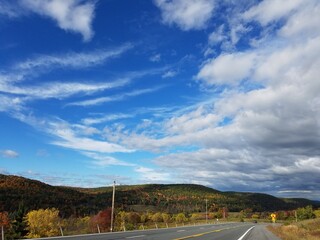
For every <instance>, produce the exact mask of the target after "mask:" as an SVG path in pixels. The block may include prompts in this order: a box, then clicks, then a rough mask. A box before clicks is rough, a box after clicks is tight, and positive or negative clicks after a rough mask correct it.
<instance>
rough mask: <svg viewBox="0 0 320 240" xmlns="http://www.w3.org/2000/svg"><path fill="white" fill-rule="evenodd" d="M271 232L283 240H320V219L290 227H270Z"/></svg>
mask: <svg viewBox="0 0 320 240" xmlns="http://www.w3.org/2000/svg"><path fill="white" fill-rule="evenodd" d="M268 228H269V230H270V231H271V232H273V233H274V234H275V235H277V236H278V237H280V238H281V239H282V240H319V239H320V219H319V218H318V219H312V220H306V221H302V222H299V223H291V224H290V225H287V226H285V225H282V226H269V227H268Z"/></svg>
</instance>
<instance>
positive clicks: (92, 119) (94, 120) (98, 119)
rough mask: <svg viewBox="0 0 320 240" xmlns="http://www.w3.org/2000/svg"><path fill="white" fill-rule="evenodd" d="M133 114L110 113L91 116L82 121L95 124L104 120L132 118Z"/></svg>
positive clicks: (86, 123)
mask: <svg viewBox="0 0 320 240" xmlns="http://www.w3.org/2000/svg"><path fill="white" fill-rule="evenodd" d="M132 116H133V115H130V114H122V113H120V114H110V115H105V116H102V117H90V118H84V119H82V120H81V122H82V123H83V124H85V125H94V124H100V123H104V122H110V121H115V120H119V119H124V118H131V117H132Z"/></svg>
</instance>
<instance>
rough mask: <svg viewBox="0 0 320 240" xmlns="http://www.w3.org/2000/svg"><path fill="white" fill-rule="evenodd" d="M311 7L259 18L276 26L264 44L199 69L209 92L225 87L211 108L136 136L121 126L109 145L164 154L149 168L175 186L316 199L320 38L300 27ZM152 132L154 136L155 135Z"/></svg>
mask: <svg viewBox="0 0 320 240" xmlns="http://www.w3.org/2000/svg"><path fill="white" fill-rule="evenodd" d="M270 2H272V1H270ZM310 2H312V4H310ZM310 2H308V4H306V5H304V7H299V8H295V9H294V10H292V11H291V10H290V11H289V10H288V11H285V12H283V13H282V15H281V14H278V13H277V15H276V16H272V17H269V18H266V19H268V21H270V22H271V21H277V20H280V21H281V24H280V23H279V25H278V28H275V29H274V28H271V29H270V28H268V27H266V28H265V29H266V31H273V34H270V36H269V39H268V41H266V42H262V43H261V44H259V45H257V46H256V47H253V48H250V49H247V50H245V51H237V50H236V49H234V50H233V52H229V53H221V54H220V55H218V57H216V58H214V59H211V60H209V61H206V62H205V63H204V64H203V66H202V67H201V69H200V71H199V73H198V75H197V78H198V80H200V81H203V82H204V83H205V84H206V86H209V90H211V89H212V85H228V88H227V89H226V90H224V91H223V92H222V93H218V96H216V98H215V99H214V100H212V101H211V102H207V101H205V102H202V103H199V106H198V107H197V108H190V109H188V110H185V111H184V112H182V113H181V112H178V111H177V112H176V114H174V113H172V115H173V116H172V115H169V116H168V117H167V118H166V119H164V120H163V121H162V122H155V121H153V122H149V124H147V125H145V126H144V127H145V129H144V131H143V132H142V133H139V132H138V131H129V130H128V129H127V128H126V127H125V126H122V128H121V129H119V130H118V131H115V132H114V136H113V140H114V141H115V142H118V143H121V144H122V145H124V146H127V147H130V148H134V149H143V150H149V151H154V152H161V150H163V151H162V152H161V153H162V154H163V156H162V157H159V158H156V159H155V160H154V163H155V164H156V165H158V166H159V167H160V168H161V169H163V172H165V173H169V174H170V176H171V177H173V178H174V179H180V180H181V181H186V182H204V183H208V184H210V185H211V186H214V187H216V188H218V189H225V190H234V189H242V190H243V191H245V190H247V191H248V190H250V191H263V192H270V193H276V194H280V195H281V196H285V194H286V192H281V190H283V191H296V190H297V189H298V190H301V191H311V193H310V196H313V197H314V196H320V195H319V192H320V189H319V188H318V187H317V186H318V185H319V184H318V178H317V176H318V175H319V171H320V167H319V155H320V151H319V149H318V146H319V144H320V141H319V139H320V132H319V131H318V130H317V129H320V121H319V119H320V97H319V91H320V81H319V76H320V69H319V66H320V58H319V56H320V45H319V42H320V31H319V28H318V27H316V28H315V29H314V31H309V30H307V31H306V29H305V28H302V27H300V26H308V27H306V28H307V29H308V28H309V27H310V28H311V26H313V25H314V24H315V23H314V22H312V21H311V19H312V18H313V19H315V21H316V19H318V16H317V14H316V11H311V9H310V6H311V5H312V6H313V9H318V7H320V4H319V2H318V1H310ZM288 4H289V3H288ZM306 9H309V10H310V11H308V13H309V14H310V15H311V16H310V17H307V18H306V17H305V16H306V13H307V10H306ZM280 15H281V17H280ZM271 19H272V20H271ZM295 22H296V23H301V24H298V25H296V24H293V23H295ZM244 27H246V26H244ZM265 29H263V30H265ZM263 30H262V31H263ZM284 32H286V34H285V33H284ZM291 33H292V34H291ZM249 41H250V39H249ZM243 79H245V80H246V81H244V82H243V81H242V80H243ZM162 119H163V118H162ZM155 126H157V127H158V128H160V129H161V130H160V131H158V132H157V133H155V132H154V131H152V129H153V128H154V127H155ZM148 130H150V131H148ZM159 132H160V134H159ZM170 151H172V152H173V153H172V154H167V153H168V152H170ZM146 172H148V171H147V170H146ZM287 193H288V195H289V192H287ZM296 196H303V192H302V194H301V195H299V193H298V192H297V194H296Z"/></svg>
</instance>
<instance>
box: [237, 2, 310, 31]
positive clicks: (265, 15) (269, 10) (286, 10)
mask: <svg viewBox="0 0 320 240" xmlns="http://www.w3.org/2000/svg"><path fill="white" fill-rule="evenodd" d="M305 3H306V1H304V0H290V1H282V0H264V1H262V2H260V3H259V4H258V5H256V6H253V7H252V8H251V9H249V10H248V11H246V12H245V13H244V14H243V17H244V19H246V20H252V19H255V20H257V21H259V22H260V23H261V24H262V25H263V26H265V25H267V24H269V23H271V22H274V21H277V20H279V19H281V18H284V17H287V16H288V15H289V14H290V13H292V11H294V10H296V9H297V8H299V7H300V6H301V5H302V4H305Z"/></svg>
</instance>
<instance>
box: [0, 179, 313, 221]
mask: <svg viewBox="0 0 320 240" xmlns="http://www.w3.org/2000/svg"><path fill="white" fill-rule="evenodd" d="M111 197H112V188H110V187H105V188H95V189H83V188H82V189H81V188H70V187H54V186H50V185H47V184H44V183H42V182H39V181H35V180H30V179H26V178H22V177H17V176H6V175H1V174H0V211H2V212H3V211H6V212H14V211H16V210H17V209H18V208H19V204H20V203H23V205H24V206H28V210H37V209H39V208H42V209H47V208H56V209H59V210H60V215H61V216H62V217H63V218H68V217H83V216H92V215H95V214H97V213H98V212H99V211H100V210H101V209H105V208H107V207H110V206H111ZM205 199H207V201H208V209H209V210H210V211H211V212H216V211H217V209H219V208H223V207H225V208H227V209H229V211H231V212H239V211H241V210H243V209H247V208H251V209H252V210H253V211H255V212H265V211H278V210H291V209H296V208H299V207H305V206H307V205H313V204H314V203H313V202H312V201H310V200H307V199H280V198H276V197H273V196H271V195H267V194H259V193H237V192H220V191H217V190H214V189H211V188H208V187H204V186H200V185H192V184H170V185H160V184H152V185H138V186H117V188H116V207H117V208H119V209H122V210H124V211H126V212H130V211H132V212H146V211H152V212H168V213H170V214H177V213H181V212H183V213H187V214H189V213H194V212H204V211H205V207H206V206H205ZM313 206H315V207H317V206H316V205H313Z"/></svg>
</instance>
